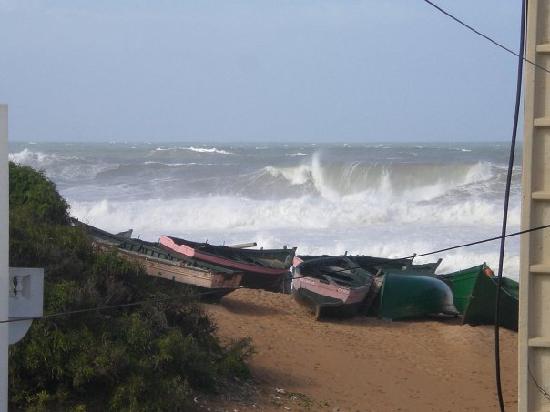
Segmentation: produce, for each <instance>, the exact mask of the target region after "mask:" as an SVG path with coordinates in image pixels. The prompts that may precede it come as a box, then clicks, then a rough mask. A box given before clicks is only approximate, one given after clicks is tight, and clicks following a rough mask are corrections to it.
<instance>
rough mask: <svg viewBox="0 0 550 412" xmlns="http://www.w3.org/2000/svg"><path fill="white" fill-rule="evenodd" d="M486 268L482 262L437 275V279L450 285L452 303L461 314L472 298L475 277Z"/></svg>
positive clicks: (481, 273)
mask: <svg viewBox="0 0 550 412" xmlns="http://www.w3.org/2000/svg"><path fill="white" fill-rule="evenodd" d="M486 268H487V266H486V265H485V264H483V265H478V266H473V267H471V268H468V269H463V270H459V271H457V272H453V273H449V274H446V275H440V276H438V278H439V279H441V280H443V281H444V282H445V283H447V284H448V285H449V286H450V287H451V290H452V291H453V302H454V305H455V307H456V309H457V310H458V311H459V312H460V313H461V314H464V311H465V310H466V307H467V306H468V303H469V302H470V300H471V298H472V292H473V290H474V286H475V284H476V281H477V278H478V277H479V276H480V275H483V271H484V270H485V269H486Z"/></svg>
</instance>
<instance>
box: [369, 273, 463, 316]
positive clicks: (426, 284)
mask: <svg viewBox="0 0 550 412" xmlns="http://www.w3.org/2000/svg"><path fill="white" fill-rule="evenodd" d="M439 314H443V315H453V316H456V315H458V311H457V310H456V308H455V307H454V305H453V292H452V291H451V288H450V287H449V286H448V285H447V284H446V283H445V282H443V281H442V280H441V279H437V278H436V277H434V276H424V275H417V276H411V275H410V274H407V273H405V274H402V273H398V272H393V273H392V272H390V273H386V274H385V275H384V281H383V284H382V289H381V291H380V303H379V307H378V316H379V317H381V318H383V319H391V320H394V319H407V318H420V317H424V316H431V315H439Z"/></svg>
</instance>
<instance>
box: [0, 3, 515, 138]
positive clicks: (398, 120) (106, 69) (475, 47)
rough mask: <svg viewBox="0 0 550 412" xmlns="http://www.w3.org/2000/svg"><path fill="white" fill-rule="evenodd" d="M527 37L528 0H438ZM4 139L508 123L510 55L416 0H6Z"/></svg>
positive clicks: (447, 133)
mask: <svg viewBox="0 0 550 412" xmlns="http://www.w3.org/2000/svg"><path fill="white" fill-rule="evenodd" d="M438 3H439V4H440V5H441V6H443V7H445V8H448V9H449V10H450V11H452V12H454V13H456V14H457V15H459V16H461V17H462V18H463V19H464V20H466V21H467V22H469V23H471V24H472V25H474V26H476V27H478V28H479V29H480V30H482V31H484V32H487V33H488V34H490V35H492V36H494V37H495V38H497V39H499V40H500V41H501V42H503V43H504V44H506V45H508V46H509V47H511V48H513V49H517V47H518V36H519V35H518V30H519V29H518V27H519V24H518V19H519V17H518V16H519V12H520V2H519V1H511V0H460V1H457V0H455V1H451V0H438ZM0 39H1V41H0V102H3V103H8V104H9V108H10V139H11V140H33V141H45V140H50V141H66V140H72V141H108V140H136V141H140V140H154V139H156V140H159V141H161V140H162V141H169V140H180V141H183V140H193V141H204V142H220V141H319V142H323V141H345V142H350V141H389V140H397V141H438V140H449V139H455V140H463V141H466V140H479V141H481V140H502V139H508V138H509V135H510V130H511V126H512V122H511V117H512V110H513V98H514V92H515V70H516V60H515V58H514V57H513V56H511V55H509V54H507V53H505V52H504V51H502V50H500V49H497V48H495V47H494V46H492V45H491V44H489V43H488V42H486V41H485V40H483V39H481V38H479V37H477V36H475V35H474V34H472V33H471V32H468V31H466V30H465V29H464V28H463V27H461V26H459V25H457V24H456V23H454V22H452V21H451V20H450V19H449V18H447V17H445V16H443V15H441V14H440V13H438V12H436V11H435V10H434V9H433V8H431V7H429V6H428V5H427V4H426V3H424V1H422V0H363V1H360V0H355V1H351V0H332V1H325V0H294V1H286V0H273V1H270V0H265V1H259V0H250V1H226V0H224V1H222V0H220V1H195V0H193V1H176V0H157V1H145V0H142V1H125V0H119V1H108V0H102V1H98V0H94V1H88V0H49V1H47V0H43V1H38V0H34V1H32V0H0Z"/></svg>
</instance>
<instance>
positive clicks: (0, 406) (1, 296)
mask: <svg viewBox="0 0 550 412" xmlns="http://www.w3.org/2000/svg"><path fill="white" fill-rule="evenodd" d="M8 210H9V180H8V106H7V105H4V104H0V320H7V319H8V305H9V304H8V300H9V293H8V287H9V272H8V271H9V262H8V259H9V253H8V248H9V242H8V239H9V238H8V236H9V226H8V225H9V215H8ZM8 325H9V324H8V323H2V324H0V412H7V410H8V342H9V327H8Z"/></svg>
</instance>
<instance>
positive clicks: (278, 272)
mask: <svg viewBox="0 0 550 412" xmlns="http://www.w3.org/2000/svg"><path fill="white" fill-rule="evenodd" d="M159 243H160V244H161V245H163V246H165V247H167V248H169V249H170V250H173V251H175V252H178V253H181V254H182V255H185V256H188V257H192V258H194V259H196V260H198V261H201V262H208V263H211V264H215V265H218V266H223V267H226V268H231V269H234V270H239V271H242V272H243V279H242V285H243V286H246V287H249V288H257V289H266V290H271V291H276V292H280V291H282V286H283V280H284V278H285V277H287V276H288V273H289V270H290V266H291V264H292V259H293V258H294V254H295V252H296V248H291V249H288V248H283V249H241V248H236V247H231V246H214V245H210V244H208V243H198V242H192V241H189V240H185V239H180V238H177V237H173V236H161V238H160V240H159Z"/></svg>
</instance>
